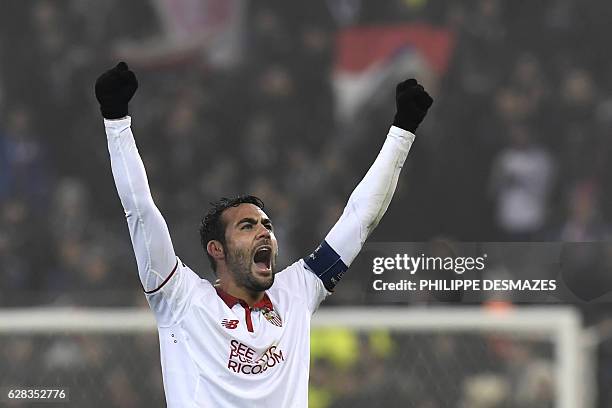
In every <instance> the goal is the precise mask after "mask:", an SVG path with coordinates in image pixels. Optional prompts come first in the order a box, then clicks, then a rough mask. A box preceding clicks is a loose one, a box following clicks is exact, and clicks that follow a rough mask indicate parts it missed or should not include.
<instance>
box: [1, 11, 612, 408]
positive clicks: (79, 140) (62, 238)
mask: <svg viewBox="0 0 612 408" xmlns="http://www.w3.org/2000/svg"><path fill="white" fill-rule="evenodd" d="M154 3H155V2H154V1H151V0H134V1H130V2H120V1H118V0H111V1H104V2H97V1H94V0H70V1H59V0H35V1H29V2H20V1H16V0H10V1H7V2H4V3H3V5H2V9H3V12H2V13H0V59H1V60H2V61H3V63H2V64H1V65H0V282H1V283H0V306H26V305H27V306H29V305H35V304H37V305H40V304H44V305H83V306H104V305H142V304H143V296H142V294H141V290H140V286H139V282H138V278H137V273H136V263H135V259H134V256H133V253H132V249H131V244H130V240H129V235H128V231H127V228H126V225H125V221H124V219H123V211H122V208H121V205H120V202H119V200H118V197H117V194H116V191H115V188H114V184H113V180H112V175H111V172H110V164H109V158H108V152H107V148H106V138H105V135H104V128H103V123H102V119H101V116H100V114H99V111H98V107H97V103H96V101H95V97H94V94H93V85H94V82H95V79H96V77H97V76H98V75H99V74H100V73H101V72H102V71H104V70H106V69H108V68H110V67H111V66H113V65H114V64H115V63H116V61H117V58H119V56H120V55H121V54H120V53H119V52H118V51H117V49H118V45H121V44H125V43H130V44H136V45H138V44H148V43H150V41H151V39H152V38H156V36H157V35H159V33H160V31H161V30H162V21H161V19H160V16H159V15H158V9H156V8H155V6H154ZM244 6H245V7H244V15H243V17H242V18H243V26H244V27H243V31H244V32H243V44H242V52H241V58H240V61H239V62H237V63H235V64H232V65H229V66H223V67H218V66H215V65H214V64H211V63H209V61H207V60H206V58H203V57H202V56H197V57H194V56H193V55H190V54H188V55H183V56H182V57H181V58H171V59H168V60H163V58H162V59H161V60H160V59H157V60H155V61H153V62H150V61H149V62H142V61H139V62H138V61H137V62H135V63H132V62H131V61H130V60H129V58H126V60H127V62H128V63H130V65H131V67H132V68H133V69H134V71H136V74H137V76H138V79H139V82H140V88H139V90H138V93H137V95H136V97H135V99H134V100H133V102H132V103H131V105H130V109H131V115H132V117H133V130H134V134H135V137H136V140H137V143H138V146H139V150H140V153H141V155H142V157H143V160H144V162H145V166H146V168H147V172H148V178H149V182H150V184H151V189H152V192H153V196H154V199H155V202H156V204H157V205H158V207H159V208H160V210H161V212H162V214H164V216H165V218H166V220H167V222H168V224H169V227H170V230H171V233H172V237H173V242H174V247H175V249H176V251H177V253H178V255H179V256H180V257H181V259H182V260H183V261H184V262H185V263H187V264H189V265H190V266H191V267H192V269H194V270H196V271H198V272H199V273H200V274H201V276H202V277H205V278H209V279H212V278H213V276H212V273H211V271H209V268H208V265H207V262H206V258H205V256H204V254H203V252H202V249H201V247H200V244H199V236H198V224H199V222H200V219H201V217H202V215H203V213H204V212H205V211H206V208H207V205H208V203H209V202H210V201H214V200H216V199H218V198H219V197H221V196H229V195H233V194H237V193H252V194H255V195H258V196H260V197H261V198H262V199H263V200H264V202H265V203H266V211H267V212H268V214H269V215H270V216H271V218H272V220H273V222H274V224H275V228H276V233H277V237H278V240H279V246H280V251H281V252H280V263H281V264H283V265H286V264H288V263H289V262H291V261H293V260H295V259H296V258H298V257H301V256H303V255H304V254H307V253H309V252H310V251H311V250H312V249H314V248H315V247H316V245H317V244H318V242H319V241H320V240H321V239H322V238H323V237H324V235H325V233H326V232H327V231H328V230H329V228H330V227H331V226H332V225H333V223H334V222H335V220H336V219H337V218H338V216H339V215H340V213H341V211H342V209H343V207H344V204H345V202H346V200H347V198H348V196H349V194H350V192H351V191H352V189H353V188H354V187H355V185H356V184H357V183H358V182H359V180H360V179H361V177H362V176H363V175H364V174H365V171H366V170H367V168H368V167H369V165H370V164H371V162H372V161H373V160H374V158H375V156H376V154H377V153H378V150H379V148H380V146H381V144H382V142H383V140H384V137H385V134H386V132H387V130H388V127H389V125H390V123H391V121H392V117H393V113H394V109H395V107H394V105H393V94H392V91H393V89H390V90H389V98H388V101H387V102H384V103H381V104H379V105H378V106H374V107H372V108H370V109H368V110H366V111H364V112H362V113H361V115H360V116H359V118H358V120H357V121H356V123H355V124H354V126H352V127H351V132H349V134H347V132H346V127H345V126H341V125H340V124H339V122H338V120H337V115H336V111H335V109H336V105H335V100H336V99H335V95H334V90H333V89H334V88H333V83H332V82H333V79H332V78H333V75H332V74H333V68H334V61H335V40H336V34H337V33H338V32H339V31H340V30H342V29H343V28H345V27H347V26H352V25H354V26H358V25H371V24H409V23H416V22H422V23H427V24H431V25H432V26H436V27H444V28H446V29H448V30H451V31H452V32H453V34H454V36H455V39H456V40H455V44H454V48H453V51H452V55H451V60H450V63H449V66H448V70H447V72H446V73H445V75H444V76H443V77H442V78H441V80H440V81H439V83H437V84H436V85H435V87H434V88H433V89H431V93H432V95H433V96H434V99H435V101H436V102H435V104H434V106H433V108H432V110H431V111H430V115H429V116H428V117H427V119H426V121H425V122H424V123H423V125H422V126H421V128H420V129H419V132H418V137H417V141H416V142H415V144H414V146H413V150H412V152H411V155H410V157H409V159H408V162H407V164H406V166H405V168H404V172H403V174H402V177H401V179H400V183H399V186H398V190H397V193H396V196H395V198H394V200H393V202H392V204H391V206H390V208H389V210H388V214H387V217H386V218H383V221H382V222H381V224H380V225H379V227H378V229H377V230H376V231H375V233H374V235H373V237H372V238H371V240H373V241H380V242H384V241H395V242H402V241H428V240H432V239H436V238H438V237H445V238H449V239H451V240H457V241H565V242H586V241H603V240H606V239H609V238H610V232H611V231H612V230H611V228H612V224H611V220H612V205H611V204H612V180H611V177H612V160H609V158H610V156H611V153H612V138H611V137H610V129H611V125H612V97H611V95H612V92H611V91H612V75H611V73H612V60H610V59H609V58H608V52H607V49H606V48H605V43H606V40H605V38H608V37H607V36H608V35H609V34H610V30H611V29H610V26H609V18H608V16H610V15H611V13H612V3H609V2H606V1H603V0H602V1H592V2H588V4H585V3H584V2H581V1H579V0H545V1H539V2H529V1H511V2H510V1H507V2H503V1H499V0H470V1H451V0H449V1H444V2H435V1H427V0H392V1H385V2H377V1H368V0H326V1H323V0H322V1H320V2H314V3H313V2H301V3H300V2H284V1H281V0H274V1H261V2H260V1H257V2H255V1H253V2H248V1H245V2H244ZM339 141H341V143H340V142H339ZM349 288H350V286H349V285H347V288H346V290H350V289H349ZM340 290H345V288H340V289H339V291H340ZM330 301H331V302H330V303H333V302H334V300H333V297H332V299H330ZM343 304H344V303H343ZM604 351H605V350H604ZM319 370H322V369H320V368H318V367H315V368H314V369H313V371H314V372H318V371H319ZM153 371H155V370H153ZM119 375H120V374H119ZM353 406H354V405H353ZM415 406H417V405H415ZM418 406H419V407H421V406H422V407H436V406H437V405H435V404H434V403H430V404H427V403H423V405H418ZM471 406H475V405H471ZM491 406H492V407H497V406H498V405H491ZM499 406H502V405H499ZM512 406H517V405H512ZM533 406H538V407H545V406H547V405H546V404H544V403H541V402H540V403H539V405H533ZM602 406H604V405H602Z"/></svg>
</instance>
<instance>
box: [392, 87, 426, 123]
mask: <svg viewBox="0 0 612 408" xmlns="http://www.w3.org/2000/svg"><path fill="white" fill-rule="evenodd" d="M432 103H433V99H432V98H431V96H429V94H428V93H427V92H426V91H425V89H423V87H422V86H421V85H419V84H418V82H417V81H416V79H413V78H410V79H408V80H406V81H404V82H400V83H399V84H397V88H395V105H396V108H397V111H396V112H395V118H394V119H393V126H397V127H398V128H401V129H404V130H408V131H410V132H412V133H414V131H415V130H416V128H417V127H418V126H419V124H420V123H421V122H422V121H423V118H424V117H425V115H426V114H427V109H429V107H430V106H431V104H432Z"/></svg>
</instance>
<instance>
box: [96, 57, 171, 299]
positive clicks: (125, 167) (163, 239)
mask: <svg viewBox="0 0 612 408" xmlns="http://www.w3.org/2000/svg"><path fill="white" fill-rule="evenodd" d="M137 87H138V82H137V80H136V77H135V75H134V73H133V72H132V71H130V70H129V69H128V67H127V65H126V64H125V63H123V62H122V63H119V64H118V65H117V66H116V67H115V68H113V69H111V70H109V71H106V72H105V73H104V74H102V75H101V76H100V77H99V78H98V80H97V82H96V97H97V99H98V101H99V102H100V108H101V111H102V115H103V116H104V126H105V129H106V136H107V139H108V151H109V153H110V159H111V168H112V172H113V178H114V179H115V185H116V186H117V192H118V193H119V198H120V199H121V204H122V205H123V209H124V211H125V216H126V219H127V223H128V228H129V231H130V236H131V239H132V245H133V247H134V252H135V254H136V261H137V264H138V273H139V275H140V281H141V282H142V286H143V288H144V290H145V292H146V293H154V292H156V291H158V290H159V289H160V288H161V287H162V286H163V285H164V284H165V283H166V282H167V280H168V279H169V278H170V277H171V275H172V274H173V273H174V272H175V271H176V269H177V266H178V260H177V257H176V255H175V254H174V248H173V247H172V241H171V239H170V233H169V232H168V227H167V225H166V222H165V220H164V218H163V217H162V215H161V213H160V212H159V210H158V209H157V207H156V206H155V203H154V202H153V198H152V197H151V191H150V190H149V183H148V180H147V175H146V173H145V168H144V165H143V163H142V159H141V158H140V155H139V154H138V149H137V147H136V142H135V141H134V136H133V134H132V130H131V128H130V125H131V118H130V117H129V116H127V115H128V102H129V100H130V99H131V98H132V96H133V95H134V93H135V92H136V89H137Z"/></svg>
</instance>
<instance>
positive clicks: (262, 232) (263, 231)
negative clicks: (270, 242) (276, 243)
mask: <svg viewBox="0 0 612 408" xmlns="http://www.w3.org/2000/svg"><path fill="white" fill-rule="evenodd" d="M270 236H271V235H270V230H269V229H267V228H266V227H265V226H264V225H263V224H259V231H257V238H258V239H260V238H268V239H269V238H270Z"/></svg>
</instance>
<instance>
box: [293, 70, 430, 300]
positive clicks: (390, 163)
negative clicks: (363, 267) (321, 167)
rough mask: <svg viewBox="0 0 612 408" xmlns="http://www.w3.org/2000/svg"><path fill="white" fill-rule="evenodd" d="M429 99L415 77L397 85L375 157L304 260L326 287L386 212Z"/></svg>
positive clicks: (346, 264)
mask: <svg viewBox="0 0 612 408" xmlns="http://www.w3.org/2000/svg"><path fill="white" fill-rule="evenodd" d="M432 103H433V99H432V98H431V97H430V96H429V95H428V94H427V92H425V90H424V89H423V87H422V86H421V85H419V84H418V83H417V82H416V80H414V79H409V80H407V81H404V82H402V83H400V84H398V86H397V88H396V105H397V112H396V114H395V119H394V121H393V126H391V129H390V130H389V134H388V135H387V138H386V140H385V142H384V144H383V147H382V149H381V150H380V153H379V154H378V157H377V158H376V160H375V161H374V164H372V166H371V167H370V169H369V170H368V172H367V173H366V175H365V177H364V178H363V180H361V182H360V183H359V184H358V185H357V187H356V188H355V190H354V191H353V193H352V194H351V196H350V198H349V200H348V202H347V204H346V207H345V208H344V212H343V213H342V215H341V216H340V219H339V220H338V221H337V222H336V224H335V225H334V226H333V228H332V229H331V231H330V232H329V233H328V234H327V236H326V237H325V240H324V241H323V242H322V243H321V245H319V247H318V248H317V249H316V250H315V252H313V253H312V254H311V255H310V256H308V257H306V258H304V262H305V263H306V265H307V266H308V267H309V268H310V269H311V270H312V271H313V272H314V273H315V274H316V275H317V276H319V278H321V280H322V281H323V284H324V285H325V287H326V289H327V290H330V291H331V290H333V288H334V286H335V285H336V283H337V282H338V281H339V280H340V278H341V277H342V274H343V273H344V272H345V271H346V269H347V268H348V267H349V266H350V264H351V263H352V262H353V260H354V259H355V257H356V256H357V254H358V253H359V251H361V248H362V246H363V244H364V243H365V241H366V239H367V238H368V236H369V235H370V233H371V232H372V231H373V230H374V228H376V226H377V225H378V223H379V221H380V219H381V218H382V216H383V215H384V214H385V211H387V208H388V207H389V203H390V202H391V198H392V197H393V193H394V192H395V187H396V186H397V180H398V178H399V174H400V170H401V169H402V166H403V165H404V161H405V160H406V157H407V156H408V152H409V151H410V147H411V146H412V142H413V141H414V138H415V135H414V132H415V130H416V128H417V127H418V125H419V124H420V123H421V121H422V120H423V118H424V117H425V115H426V114H427V110H428V109H429V107H430V106H431V104H432Z"/></svg>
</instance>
